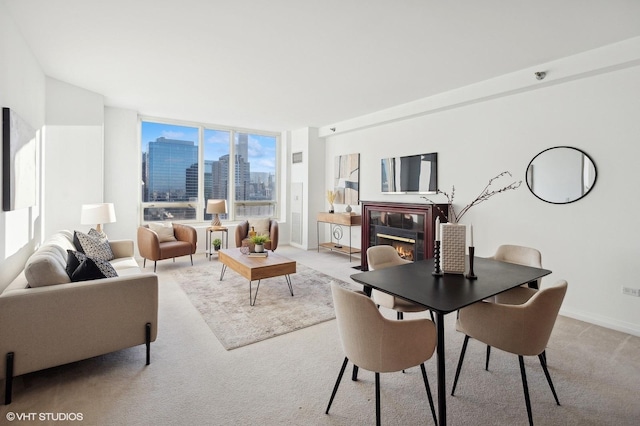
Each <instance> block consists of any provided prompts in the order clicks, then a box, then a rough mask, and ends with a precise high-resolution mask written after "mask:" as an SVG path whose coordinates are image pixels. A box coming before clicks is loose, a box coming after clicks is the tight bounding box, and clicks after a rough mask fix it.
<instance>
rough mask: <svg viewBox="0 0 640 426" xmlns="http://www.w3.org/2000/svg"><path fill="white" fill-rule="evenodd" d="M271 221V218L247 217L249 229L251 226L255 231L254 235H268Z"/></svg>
mask: <svg viewBox="0 0 640 426" xmlns="http://www.w3.org/2000/svg"><path fill="white" fill-rule="evenodd" d="M270 222H271V218H268V217H264V218H257V219H249V229H251V227H252V226H253V229H254V230H255V231H256V235H269V223H270Z"/></svg>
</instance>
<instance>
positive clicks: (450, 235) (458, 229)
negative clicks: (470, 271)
mask: <svg viewBox="0 0 640 426" xmlns="http://www.w3.org/2000/svg"><path fill="white" fill-rule="evenodd" d="M440 233H441V238H442V243H441V244H442V246H441V253H440V256H441V259H442V271H443V272H444V273H445V274H464V270H465V266H466V265H465V264H466V256H465V253H466V250H465V248H466V246H467V244H466V242H467V227H466V226H465V225H462V224H459V223H443V224H442V225H440Z"/></svg>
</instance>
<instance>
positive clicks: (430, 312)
mask: <svg viewBox="0 0 640 426" xmlns="http://www.w3.org/2000/svg"><path fill="white" fill-rule="evenodd" d="M429 315H431V322H436V320H435V318H434V317H433V311H432V310H431V309H429Z"/></svg>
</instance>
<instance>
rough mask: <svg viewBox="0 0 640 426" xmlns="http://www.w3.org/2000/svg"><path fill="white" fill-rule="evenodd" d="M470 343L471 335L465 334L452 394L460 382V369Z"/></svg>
mask: <svg viewBox="0 0 640 426" xmlns="http://www.w3.org/2000/svg"><path fill="white" fill-rule="evenodd" d="M468 343H469V336H467V335H465V336H464V343H463V344H462V351H461V352H460V359H459V360H458V367H457V368H456V377H455V379H453V388H452V389H451V396H453V393H454V392H455V391H456V385H457V384H458V377H460V370H461V369H462V361H464V353H465V352H466V351H467V344H468Z"/></svg>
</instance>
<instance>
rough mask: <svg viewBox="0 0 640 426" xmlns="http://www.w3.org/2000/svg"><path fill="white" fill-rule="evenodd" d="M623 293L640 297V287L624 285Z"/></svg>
mask: <svg viewBox="0 0 640 426" xmlns="http://www.w3.org/2000/svg"><path fill="white" fill-rule="evenodd" d="M622 294H626V295H627V296H636V297H640V289H637V288H631V287H622Z"/></svg>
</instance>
